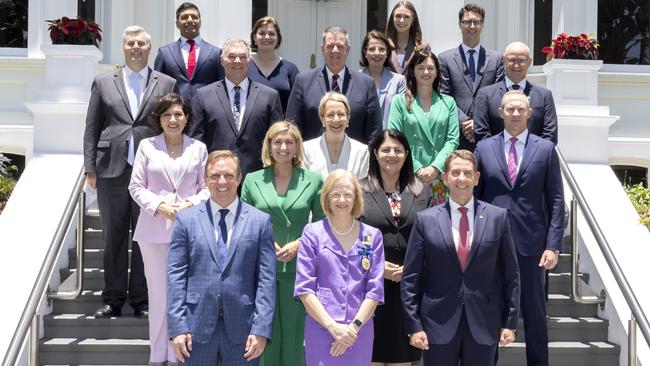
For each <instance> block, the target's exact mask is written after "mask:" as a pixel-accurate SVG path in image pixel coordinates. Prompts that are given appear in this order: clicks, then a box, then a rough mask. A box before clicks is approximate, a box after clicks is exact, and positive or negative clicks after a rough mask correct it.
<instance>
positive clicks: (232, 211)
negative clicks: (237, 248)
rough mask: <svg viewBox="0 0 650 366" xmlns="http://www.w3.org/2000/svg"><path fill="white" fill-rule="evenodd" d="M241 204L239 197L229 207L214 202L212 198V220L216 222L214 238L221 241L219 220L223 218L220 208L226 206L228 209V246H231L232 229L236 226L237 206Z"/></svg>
mask: <svg viewBox="0 0 650 366" xmlns="http://www.w3.org/2000/svg"><path fill="white" fill-rule="evenodd" d="M238 206H239V198H236V199H235V200H233V201H232V202H231V203H230V204H229V205H228V207H221V205H219V204H218V203H216V202H214V201H213V200H212V198H210V209H211V210H212V222H213V223H214V238H215V240H216V241H217V243H218V242H219V220H221V213H220V212H219V210H221V209H223V208H226V209H228V214H226V229H227V231H228V241H227V242H226V248H230V239H232V231H233V228H234V227H235V215H237V207H238Z"/></svg>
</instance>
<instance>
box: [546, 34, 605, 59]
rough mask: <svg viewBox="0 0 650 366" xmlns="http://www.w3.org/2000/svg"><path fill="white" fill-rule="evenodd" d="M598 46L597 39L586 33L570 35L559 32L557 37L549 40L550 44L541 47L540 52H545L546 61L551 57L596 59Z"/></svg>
mask: <svg viewBox="0 0 650 366" xmlns="http://www.w3.org/2000/svg"><path fill="white" fill-rule="evenodd" d="M599 46H600V45H599V44H598V40H596V39H594V38H589V35H587V34H584V33H583V34H581V35H579V36H570V35H568V34H566V33H560V34H559V35H558V36H557V38H555V39H554V40H552V41H551V45H550V46H546V47H544V48H542V52H543V53H545V54H546V61H550V60H551V59H553V58H561V59H572V60H597V59H598V47H599Z"/></svg>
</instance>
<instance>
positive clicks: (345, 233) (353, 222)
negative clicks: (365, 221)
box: [330, 220, 357, 236]
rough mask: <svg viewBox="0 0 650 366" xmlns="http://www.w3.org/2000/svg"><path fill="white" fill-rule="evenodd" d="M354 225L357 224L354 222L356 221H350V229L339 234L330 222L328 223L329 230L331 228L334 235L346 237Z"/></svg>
mask: <svg viewBox="0 0 650 366" xmlns="http://www.w3.org/2000/svg"><path fill="white" fill-rule="evenodd" d="M356 223H357V221H356V220H353V221H352V225H350V228H349V229H347V230H346V231H345V232H343V233H342V232H339V231H338V230H336V228H335V227H334V224H333V223H331V222H330V228H332V231H333V232H334V234H337V235H339V236H346V235H348V234H349V233H350V232H351V231H352V229H354V224H356Z"/></svg>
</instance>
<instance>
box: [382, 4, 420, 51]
mask: <svg viewBox="0 0 650 366" xmlns="http://www.w3.org/2000/svg"><path fill="white" fill-rule="evenodd" d="M398 8H405V9H407V10H408V11H410V12H411V14H413V21H412V23H411V29H409V43H411V42H413V44H414V45H415V46H417V45H419V44H420V43H422V28H420V20H419V19H418V13H417V11H415V6H413V4H412V3H411V2H410V1H408V0H401V1H398V2H397V4H395V6H393V10H392V11H391V12H390V16H389V17H388V22H387V23H386V35H387V36H388V38H390V39H391V40H392V41H393V42H397V29H395V23H394V22H393V18H394V17H395V10H397V9H398Z"/></svg>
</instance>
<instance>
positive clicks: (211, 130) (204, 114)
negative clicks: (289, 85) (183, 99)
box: [191, 39, 282, 176]
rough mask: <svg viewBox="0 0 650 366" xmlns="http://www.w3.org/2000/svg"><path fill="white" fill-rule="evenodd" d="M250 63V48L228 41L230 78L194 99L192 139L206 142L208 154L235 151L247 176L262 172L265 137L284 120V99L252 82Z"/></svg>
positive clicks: (225, 53)
mask: <svg viewBox="0 0 650 366" xmlns="http://www.w3.org/2000/svg"><path fill="white" fill-rule="evenodd" d="M249 62H250V48H249V47H248V44H247V43H246V42H245V41H244V40H241V39H229V40H227V41H226V42H225V44H224V46H223V53H222V56H221V63H222V65H223V67H224V69H225V71H226V78H225V79H224V80H221V81H217V82H215V83H212V84H210V85H208V86H206V87H204V88H201V90H199V91H198V92H197V93H196V95H195V96H194V98H193V99H192V112H193V113H194V120H193V122H192V123H193V127H192V132H191V135H192V137H194V138H196V139H199V140H201V141H203V142H204V143H205V144H206V146H207V147H208V151H214V150H232V151H234V152H235V154H237V156H238V157H239V160H240V161H241V171H242V174H243V175H244V176H245V175H246V174H247V173H248V172H252V171H255V170H258V169H262V158H261V154H262V142H264V136H265V135H266V131H267V130H268V129H269V127H270V126H271V124H273V122H277V121H280V120H281V119H282V104H281V102H280V95H279V94H278V92H277V91H275V90H273V89H271V88H269V87H267V86H265V85H262V84H259V83H256V82H254V81H252V80H250V79H249V78H248V63H249Z"/></svg>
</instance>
